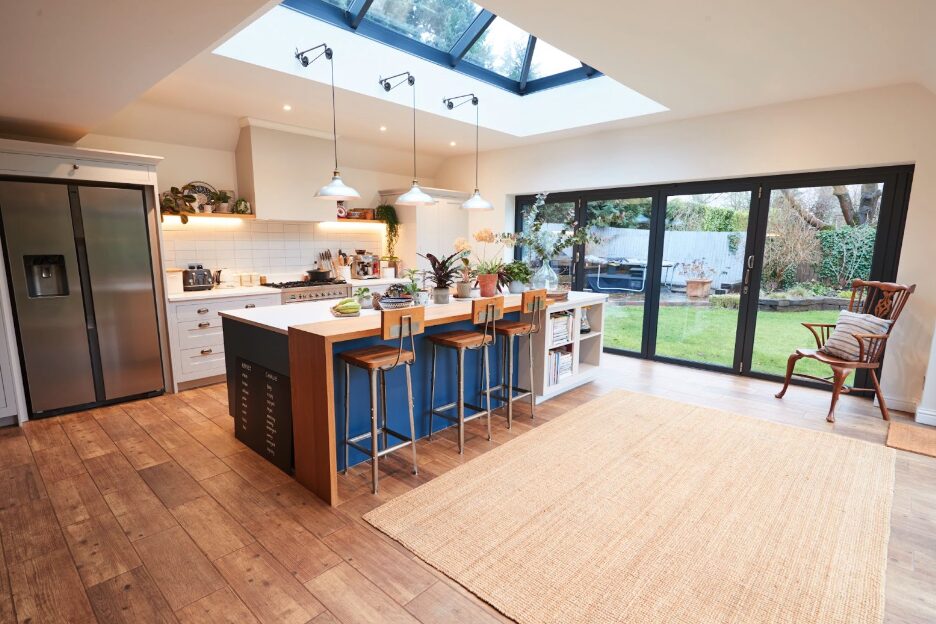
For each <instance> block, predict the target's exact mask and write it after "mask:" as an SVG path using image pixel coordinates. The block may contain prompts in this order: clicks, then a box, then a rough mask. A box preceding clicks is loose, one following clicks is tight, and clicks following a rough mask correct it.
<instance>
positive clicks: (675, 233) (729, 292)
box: [654, 191, 752, 368]
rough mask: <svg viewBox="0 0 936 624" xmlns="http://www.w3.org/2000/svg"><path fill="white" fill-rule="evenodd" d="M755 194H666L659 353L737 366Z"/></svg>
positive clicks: (663, 355) (717, 364) (661, 355)
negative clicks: (738, 338)
mask: <svg viewBox="0 0 936 624" xmlns="http://www.w3.org/2000/svg"><path fill="white" fill-rule="evenodd" d="M751 196H752V192H751V191H727V192H712V193H696V194H692V195H668V196H666V198H665V199H666V204H665V213H664V214H663V218H664V219H665V222H664V234H663V255H662V259H661V260H660V261H659V262H658V264H657V266H658V268H659V271H658V272H657V275H658V281H659V284H660V287H659V289H658V293H659V296H658V298H657V319H656V343H655V347H656V348H655V350H654V354H655V355H656V356H658V357H663V358H668V359H675V360H685V361H687V362H695V363H699V364H709V365H712V366H719V367H725V368H731V367H733V366H734V364H735V351H736V349H735V347H736V338H737V336H738V320H739V318H740V314H739V313H740V309H739V308H740V293H741V286H742V281H743V277H744V270H745V246H746V243H747V231H748V225H749V217H750V209H751Z"/></svg>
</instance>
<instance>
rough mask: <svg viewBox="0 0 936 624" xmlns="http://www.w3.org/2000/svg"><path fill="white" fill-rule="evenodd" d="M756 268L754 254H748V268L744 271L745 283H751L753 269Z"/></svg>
mask: <svg viewBox="0 0 936 624" xmlns="http://www.w3.org/2000/svg"><path fill="white" fill-rule="evenodd" d="M753 268H754V255H753V254H752V255H750V256H748V259H747V269H745V271H744V285H745V286H747V285H749V284H750V283H751V269H753Z"/></svg>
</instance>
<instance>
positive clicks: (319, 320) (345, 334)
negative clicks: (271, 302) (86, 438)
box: [220, 292, 605, 341]
mask: <svg viewBox="0 0 936 624" xmlns="http://www.w3.org/2000/svg"><path fill="white" fill-rule="evenodd" d="M604 299H605V295H602V294H599V293H587V292H572V293H569V300H568V303H570V304H576V305H582V304H588V303H590V302H592V301H594V302H595V303H597V302H599V301H603V300H604ZM335 303H336V301H334V300H331V301H310V302H308V303H292V304H289V305H282V306H270V307H265V308H252V309H237V310H227V311H223V312H221V313H220V314H221V316H222V317H223V318H228V319H232V320H236V321H240V322H242V323H247V324H248V325H253V326H255V327H259V328H261V329H267V330H270V331H274V332H276V333H278V334H288V333H289V328H290V327H295V328H296V329H298V330H302V331H305V332H310V333H314V334H317V335H320V336H327V337H328V338H330V339H331V340H333V341H341V340H345V339H349V338H358V337H361V336H364V335H376V334H378V333H379V330H380V312H379V311H378V310H373V309H362V310H361V315H360V316H351V317H345V318H337V317H335V316H334V315H332V313H331V311H330V309H329V308H331V306H333V305H335ZM563 304H566V302H564V301H560V302H556V303H554V304H553V306H556V307H559V308H561V307H562V306H563ZM519 306H520V295H504V309H505V311H508V312H509V311H515V310H517V309H518V308H519ZM470 316H471V300H470V299H455V298H454V297H453V298H452V301H451V303H446V304H434V303H430V304H429V305H427V306H426V325H427V326H431V325H440V324H442V323H449V322H453V321H457V320H467V319H468V318H470Z"/></svg>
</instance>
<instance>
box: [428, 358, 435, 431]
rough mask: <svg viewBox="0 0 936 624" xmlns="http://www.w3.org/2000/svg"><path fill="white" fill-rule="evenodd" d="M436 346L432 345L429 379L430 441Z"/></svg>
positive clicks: (433, 407)
mask: <svg viewBox="0 0 936 624" xmlns="http://www.w3.org/2000/svg"><path fill="white" fill-rule="evenodd" d="M435 382H436V345H435V343H434V342H433V343H432V375H431V376H430V377H429V436H428V437H429V439H430V440H432V410H434V409H435Z"/></svg>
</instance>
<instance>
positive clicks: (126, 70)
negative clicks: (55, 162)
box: [0, 0, 276, 141]
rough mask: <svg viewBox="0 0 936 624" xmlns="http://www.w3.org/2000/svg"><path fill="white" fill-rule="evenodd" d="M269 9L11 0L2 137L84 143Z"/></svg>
mask: <svg viewBox="0 0 936 624" xmlns="http://www.w3.org/2000/svg"><path fill="white" fill-rule="evenodd" d="M273 4H276V3H275V1H274V2H271V1H270V0H199V1H198V2H191V1H190V0H159V1H158V2H147V1H145V0H120V1H116V2H115V1H113V0H80V1H77V2H76V1H71V2H69V1H65V0H29V1H27V0H5V1H4V2H3V3H2V15H3V17H2V19H0V59H2V61H0V94H2V96H0V134H4V135H19V136H34V137H42V138H46V139H51V140H59V141H75V140H77V139H79V138H80V137H82V136H83V135H84V134H86V133H87V132H88V130H89V129H90V128H92V127H93V126H96V125H97V124H100V123H101V122H103V121H104V120H106V119H107V118H108V117H110V116H112V115H113V114H114V113H116V112H117V111H119V110H120V109H121V108H123V107H125V106H127V105H128V104H130V103H131V102H132V101H134V100H135V99H136V98H138V97H139V96H140V95H141V94H142V93H143V92H144V91H146V90H147V89H149V88H150V87H151V86H153V85H154V84H155V83H156V82H158V81H159V80H161V79H163V78H165V77H166V76H167V75H169V74H170V73H171V72H172V71H174V70H175V69H177V68H178V67H179V66H180V65H182V64H183V63H185V62H186V61H188V60H190V59H191V58H192V57H193V56H195V55H196V54H198V53H199V52H200V51H202V50H204V49H205V48H209V47H214V46H216V45H217V44H218V43H219V42H220V41H221V40H223V38H224V37H225V36H227V35H228V33H229V32H231V31H232V30H233V31H236V30H239V29H240V28H241V27H243V26H244V25H246V24H248V23H250V22H251V21H253V19H254V18H255V17H256V16H257V15H258V14H261V13H263V12H265V10H266V9H267V8H268V7H269V6H271V5H273Z"/></svg>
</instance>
